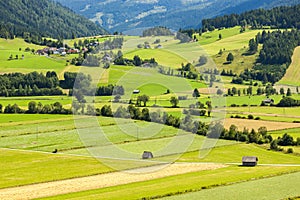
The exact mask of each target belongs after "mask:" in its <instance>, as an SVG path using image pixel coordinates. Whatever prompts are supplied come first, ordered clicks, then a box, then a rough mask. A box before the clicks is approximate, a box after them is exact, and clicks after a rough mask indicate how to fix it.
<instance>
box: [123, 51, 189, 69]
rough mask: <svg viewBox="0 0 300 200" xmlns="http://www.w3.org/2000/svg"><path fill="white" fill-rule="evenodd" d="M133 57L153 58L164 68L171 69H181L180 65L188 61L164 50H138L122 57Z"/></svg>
mask: <svg viewBox="0 0 300 200" xmlns="http://www.w3.org/2000/svg"><path fill="white" fill-rule="evenodd" d="M135 55H138V56H139V57H140V58H141V59H143V60H145V59H151V58H155V61H156V62H157V63H158V64H159V65H162V66H164V67H170V68H172V69H178V68H181V63H187V62H188V61H187V60H186V59H185V58H183V57H181V56H180V55H177V54H175V53H173V52H171V51H167V50H165V49H140V50H133V51H130V52H128V53H126V54H125V55H124V57H125V58H128V59H133V57H134V56H135Z"/></svg>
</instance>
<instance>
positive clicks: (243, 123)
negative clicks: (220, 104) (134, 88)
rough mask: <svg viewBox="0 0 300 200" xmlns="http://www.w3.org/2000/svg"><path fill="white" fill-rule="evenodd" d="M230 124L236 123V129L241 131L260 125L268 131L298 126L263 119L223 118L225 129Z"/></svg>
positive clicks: (256, 127)
mask: <svg viewBox="0 0 300 200" xmlns="http://www.w3.org/2000/svg"><path fill="white" fill-rule="evenodd" d="M232 124H234V125H236V126H237V127H238V129H239V130H241V131H242V130H243V129H244V128H247V129H249V130H251V129H254V130H257V129H259V128H260V127H262V126H265V127H266V128H267V130H269V131H270V130H283V129H289V128H296V127H300V124H299V123H288V122H272V121H263V120H249V119H234V118H227V119H225V128H226V129H228V128H229V127H230V126H231V125H232Z"/></svg>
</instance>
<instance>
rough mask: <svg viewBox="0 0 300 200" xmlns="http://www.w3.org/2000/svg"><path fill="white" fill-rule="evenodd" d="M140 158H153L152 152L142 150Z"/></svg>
mask: <svg viewBox="0 0 300 200" xmlns="http://www.w3.org/2000/svg"><path fill="white" fill-rule="evenodd" d="M142 158H143V159H149V158H153V154H152V152H150V151H144V153H143V156H142Z"/></svg>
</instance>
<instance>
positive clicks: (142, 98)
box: [137, 94, 150, 107]
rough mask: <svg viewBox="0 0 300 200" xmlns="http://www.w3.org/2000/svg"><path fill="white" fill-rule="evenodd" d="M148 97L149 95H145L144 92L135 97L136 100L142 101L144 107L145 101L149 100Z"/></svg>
mask: <svg viewBox="0 0 300 200" xmlns="http://www.w3.org/2000/svg"><path fill="white" fill-rule="evenodd" d="M149 99H150V97H149V96H147V95H145V94H143V95H141V96H138V97H137V100H138V101H139V102H143V103H144V107H146V104H147V102H148V101H149Z"/></svg>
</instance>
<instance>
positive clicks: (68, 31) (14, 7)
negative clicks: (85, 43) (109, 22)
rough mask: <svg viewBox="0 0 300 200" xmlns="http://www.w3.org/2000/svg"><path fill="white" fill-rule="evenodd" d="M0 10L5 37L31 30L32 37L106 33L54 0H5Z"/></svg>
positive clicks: (0, 21)
mask: <svg viewBox="0 0 300 200" xmlns="http://www.w3.org/2000/svg"><path fill="white" fill-rule="evenodd" d="M0 10H1V15H0V37H2V38H6V39H13V38H14V37H15V36H17V37H22V36H23V35H24V33H30V34H31V37H32V38H34V37H51V38H56V39H59V38H76V37H84V36H91V35H99V34H100V35H102V34H107V31H105V30H104V29H103V28H101V27H100V26H98V25H96V24H95V23H93V22H91V21H89V20H88V19H86V18H84V17H82V16H79V15H77V14H75V13H74V12H73V11H71V10H70V9H68V8H66V7H63V6H61V4H59V3H57V2H54V1H48V0H40V1H24V0H15V1H9V0H2V1H1V2H0ZM33 40H34V39H33Z"/></svg>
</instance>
